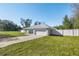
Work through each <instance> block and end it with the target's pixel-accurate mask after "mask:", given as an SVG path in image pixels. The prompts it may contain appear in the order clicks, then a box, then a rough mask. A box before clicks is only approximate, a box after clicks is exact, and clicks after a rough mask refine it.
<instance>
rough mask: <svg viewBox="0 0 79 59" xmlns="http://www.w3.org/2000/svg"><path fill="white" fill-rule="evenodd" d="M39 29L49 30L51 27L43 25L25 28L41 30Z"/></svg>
mask: <svg viewBox="0 0 79 59" xmlns="http://www.w3.org/2000/svg"><path fill="white" fill-rule="evenodd" d="M41 28H51V27H50V26H48V25H46V24H44V23H43V24H39V25H34V26H31V27H27V28H25V29H41Z"/></svg>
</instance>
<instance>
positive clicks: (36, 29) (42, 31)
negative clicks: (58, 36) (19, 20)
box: [24, 23, 53, 35]
mask: <svg viewBox="0 0 79 59" xmlns="http://www.w3.org/2000/svg"><path fill="white" fill-rule="evenodd" d="M24 29H25V31H27V33H29V34H35V35H51V33H52V30H53V28H51V27H50V26H48V25H46V24H44V23H43V24H39V25H34V26H31V27H27V28H24Z"/></svg>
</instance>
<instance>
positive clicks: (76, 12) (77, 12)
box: [72, 3, 79, 29]
mask: <svg viewBox="0 0 79 59" xmlns="http://www.w3.org/2000/svg"><path fill="white" fill-rule="evenodd" d="M72 8H73V18H74V28H75V29H79V4H78V3H77V4H72ZM72 21H73V20H72Z"/></svg>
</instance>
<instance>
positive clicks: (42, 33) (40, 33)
mask: <svg viewBox="0 0 79 59" xmlns="http://www.w3.org/2000/svg"><path fill="white" fill-rule="evenodd" d="M47 34H48V32H47V31H36V35H47Z"/></svg>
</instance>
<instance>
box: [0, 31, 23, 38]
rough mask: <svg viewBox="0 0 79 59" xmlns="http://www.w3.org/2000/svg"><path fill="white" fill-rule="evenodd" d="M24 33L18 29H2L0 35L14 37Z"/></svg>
mask: <svg viewBox="0 0 79 59" xmlns="http://www.w3.org/2000/svg"><path fill="white" fill-rule="evenodd" d="M22 35H24V33H21V32H19V31H2V32H0V37H16V36H22Z"/></svg>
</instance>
